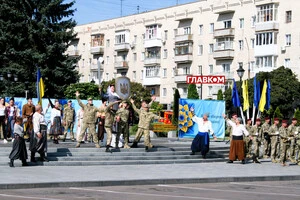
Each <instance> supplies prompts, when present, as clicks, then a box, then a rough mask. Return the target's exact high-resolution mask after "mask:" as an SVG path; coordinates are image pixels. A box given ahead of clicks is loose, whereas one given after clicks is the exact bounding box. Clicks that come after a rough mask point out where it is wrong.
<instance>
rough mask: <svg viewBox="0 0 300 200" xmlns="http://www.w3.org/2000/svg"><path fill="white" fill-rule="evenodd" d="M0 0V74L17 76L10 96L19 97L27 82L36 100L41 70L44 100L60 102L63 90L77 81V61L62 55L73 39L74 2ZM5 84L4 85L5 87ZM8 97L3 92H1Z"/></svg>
mask: <svg viewBox="0 0 300 200" xmlns="http://www.w3.org/2000/svg"><path fill="white" fill-rule="evenodd" d="M63 2H64V1H63V0H39V1H37V0H11V1H6V0H0V30H1V31H0V66H3V68H2V72H3V73H7V72H11V73H13V74H16V75H18V79H19V83H18V84H17V87H15V86H14V87H10V88H9V89H10V94H11V95H12V96H23V95H24V89H25V84H24V83H25V82H26V81H28V82H29V90H30V91H31V92H32V96H36V89H35V88H36V85H35V82H36V71H37V67H39V68H40V69H41V74H42V76H43V78H44V82H45V92H46V96H49V97H55V98H62V97H63V95H64V90H65V88H66V87H67V86H68V85H69V84H71V83H76V82H77V81H78V80H79V75H78V72H77V71H76V70H74V69H75V66H76V63H77V61H78V59H79V58H76V57H69V56H68V55H66V54H65V52H66V50H67V48H68V46H69V44H70V42H71V41H72V40H73V39H74V38H75V37H76V35H75V34H74V30H73V28H74V27H75V26H76V22H75V21H74V20H73V19H72V18H70V17H71V16H72V15H73V14H74V11H75V10H74V9H71V7H72V6H73V5H74V3H75V1H71V2H70V3H63ZM8 82H9V81H7V82H4V84H6V85H7V83H8ZM1 92H3V93H6V94H7V93H8V91H7V90H5V89H4V90H2V91H1Z"/></svg>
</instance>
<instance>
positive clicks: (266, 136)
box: [261, 117, 271, 158]
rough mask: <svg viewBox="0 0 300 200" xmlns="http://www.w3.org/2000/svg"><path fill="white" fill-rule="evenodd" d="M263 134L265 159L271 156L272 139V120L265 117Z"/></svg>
mask: <svg viewBox="0 0 300 200" xmlns="http://www.w3.org/2000/svg"><path fill="white" fill-rule="evenodd" d="M261 128H262V132H263V143H264V151H263V152H264V158H269V157H270V155H271V139H270V136H269V129H270V118H269V117H265V122H264V123H263V125H262V126H261Z"/></svg>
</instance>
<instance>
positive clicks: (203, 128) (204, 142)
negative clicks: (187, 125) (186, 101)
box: [190, 107, 217, 159]
mask: <svg viewBox="0 0 300 200" xmlns="http://www.w3.org/2000/svg"><path fill="white" fill-rule="evenodd" d="M190 111H191V112H192V114H193V118H192V120H193V121H194V122H195V123H197V125H198V134H197V135H196V137H195V138H194V140H193V142H192V146H191V149H192V153H191V155H194V154H195V152H201V155H202V157H203V158H204V159H205V158H206V154H207V153H208V151H209V134H210V135H211V136H213V137H214V140H216V139H217V137H216V136H215V134H214V130H213V128H212V124H211V121H209V120H208V116H209V113H205V114H203V117H202V118H201V117H197V116H196V115H195V114H194V108H193V107H191V108H190Z"/></svg>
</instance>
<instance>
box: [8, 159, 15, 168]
mask: <svg viewBox="0 0 300 200" xmlns="http://www.w3.org/2000/svg"><path fill="white" fill-rule="evenodd" d="M9 166H10V167H15V166H14V160H13V159H11V160H10V162H9Z"/></svg>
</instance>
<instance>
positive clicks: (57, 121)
mask: <svg viewBox="0 0 300 200" xmlns="http://www.w3.org/2000/svg"><path fill="white" fill-rule="evenodd" d="M50 120H51V128H50V135H52V136H53V143H54V144H58V137H59V135H62V134H63V133H62V126H61V109H60V108H59V102H55V104H54V107H53V108H52V109H51V116H50Z"/></svg>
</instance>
